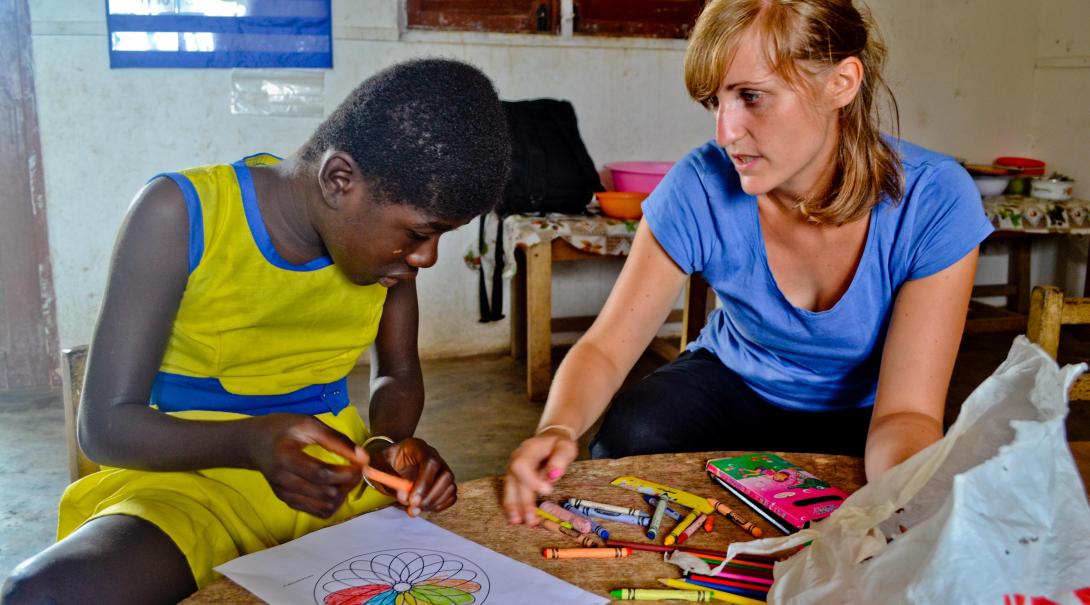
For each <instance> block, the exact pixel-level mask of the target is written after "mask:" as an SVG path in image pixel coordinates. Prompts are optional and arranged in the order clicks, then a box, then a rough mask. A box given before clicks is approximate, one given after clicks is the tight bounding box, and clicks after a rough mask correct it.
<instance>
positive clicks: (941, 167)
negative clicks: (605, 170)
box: [504, 0, 992, 523]
mask: <svg viewBox="0 0 1090 605" xmlns="http://www.w3.org/2000/svg"><path fill="white" fill-rule="evenodd" d="M884 59H885V48H884V47H883V45H882V43H881V41H880V40H879V38H878V36H877V32H876V31H875V29H874V27H873V24H872V22H871V19H870V16H869V14H868V12H867V11H866V10H865V9H864V8H862V7H859V6H858V5H855V4H853V2H852V1H851V0H712V1H711V2H709V3H708V5H707V6H706V7H705V9H704V11H703V13H702V14H701V16H700V18H699V20H698V21H697V24H696V27H695V29H694V30H693V34H692V37H691V40H690V43H689V48H688V52H687V55H686V58H685V81H686V86H687V87H688V90H689V94H690V95H691V96H692V98H693V99H694V100H696V101H697V102H699V103H701V104H703V105H704V106H705V107H707V108H708V109H709V111H710V112H711V113H712V115H713V116H714V118H715V139H714V140H713V141H710V142H708V143H707V144H705V145H703V146H701V147H698V148H697V149H695V150H693V151H692V152H691V153H690V154H689V155H688V156H686V157H685V158H684V159H682V160H681V161H680V162H678V163H677V164H676V165H675V166H674V168H673V170H671V172H670V173H669V174H668V175H667V176H666V178H665V179H664V180H663V182H662V183H661V184H660V185H659V187H658V188H657V189H656V190H655V192H654V193H652V194H651V196H650V197H649V198H648V200H647V201H646V202H645V203H644V206H643V207H644V219H643V223H642V224H641V225H640V228H639V230H638V231H637V233H636V238H635V242H634V244H633V247H632V253H631V255H630V256H629V258H628V261H627V262H626V263H625V266H624V270H623V271H622V272H621V275H620V277H619V278H618V280H617V283H616V285H615V286H614V288H613V292H612V293H611V294H610V297H609V299H608V300H607V302H606V304H605V306H604V308H603V309H602V312H601V313H600V314H599V316H598V319H597V321H596V322H595V323H594V325H593V326H592V327H591V329H590V330H589V331H588V332H587V334H586V335H585V336H584V337H583V338H582V339H581V340H580V341H579V342H578V343H577V344H576V345H575V346H574V347H573V348H572V349H571V351H570V352H569V353H568V355H567V357H565V359H564V362H563V363H562V364H561V366H560V368H559V370H558V371H557V374H556V378H555V380H554V381H553V385H552V389H551V390H550V393H549V399H548V402H547V404H546V406H545V411H544V413H543V415H542V417H541V421H540V423H539V425H538V426H539V430H538V431H537V434H536V435H534V436H533V437H531V438H529V439H527V440H526V441H524V442H523V443H522V445H520V446H519V447H518V449H516V450H515V452H514V453H513V454H512V455H511V461H510V466H509V470H508V473H507V482H506V487H505V493H504V506H505V508H506V511H507V514H508V519H509V521H511V522H512V523H521V522H529V523H536V521H535V520H534V519H535V517H534V515H533V514H532V508H533V506H534V500H535V496H536V495H538V494H548V493H549V491H550V486H551V484H552V482H554V481H555V480H556V479H558V478H560V476H562V475H563V473H564V469H565V468H566V467H567V465H568V464H569V463H570V462H571V461H572V460H573V459H574V458H575V456H576V453H577V449H578V448H577V443H576V440H577V439H578V438H579V436H580V435H582V434H583V433H584V432H585V431H587V430H588V429H589V428H590V427H591V426H592V425H593V424H594V423H595V421H596V420H597V419H598V418H599V416H601V415H602V413H603V412H604V411H605V410H606V408H607V406H608V407H609V412H608V413H607V414H606V417H605V419H604V421H603V423H602V426H601V428H600V430H599V432H598V433H597V435H596V436H595V438H594V439H593V440H592V442H591V454H592V455H593V456H595V457H610V458H613V457H621V456H629V455H634V454H648V453H656V452H673V451H701V450H715V449H731V450H759V449H769V450H786V451H819V452H834V453H849V454H856V455H859V454H864V455H865V459H866V471H867V476H868V477H869V478H872V479H873V478H874V477H876V476H877V475H879V474H881V473H882V472H883V471H885V470H886V469H888V468H890V467H891V466H893V465H896V464H897V463H899V462H901V461H902V460H904V459H905V458H907V457H909V456H911V455H912V454H914V453H915V452H917V451H919V450H921V449H922V448H924V447H926V446H927V445H928V444H930V443H932V442H934V441H936V440H937V439H939V438H940V437H941V436H942V417H943V406H944V402H945V397H946V390H947V388H948V386H949V381H950V375H951V372H952V368H953V365H954V358H955V355H956V353H957V349H958V343H959V341H960V338H961V333H962V329H963V326H964V321H965V312H966V308H967V305H968V301H969V294H970V290H971V288H972V281H973V273H974V271H975V269H976V263H977V253H978V251H977V248H978V245H979V243H980V242H981V241H982V240H983V239H984V238H985V237H987V235H988V234H989V233H990V232H991V230H992V227H991V225H990V224H989V222H988V221H987V219H986V218H985V215H984V212H983V210H982V207H981V203H980V196H979V194H978V193H977V191H976V189H975V187H974V186H973V182H972V180H971V179H970V178H969V176H968V175H967V174H966V173H965V171H964V170H963V169H962V168H961V167H960V166H959V165H958V164H957V163H956V162H955V161H954V160H953V159H951V158H949V157H946V156H943V155H940V154H938V153H935V152H932V151H928V150H926V149H922V148H920V147H917V146H915V145H912V144H910V143H907V142H903V141H900V140H898V139H896V138H893V137H890V136H887V135H882V134H881V132H880V120H879V114H880V111H879V109H880V107H879V105H880V104H879V103H878V99H879V97H880V95H881V93H889V90H888V88H887V87H886V85H885V83H884V82H883V79H882V66H883V62H884ZM890 101H891V103H890V104H891V106H892V107H893V108H894V114H895V113H896V112H895V109H896V104H895V102H892V95H890ZM692 273H699V274H700V275H701V276H702V277H703V278H704V279H705V280H706V281H707V282H708V283H709V284H710V285H711V287H712V288H713V289H714V290H715V292H716V294H717V295H718V297H719V299H720V301H721V303H722V305H721V308H719V309H717V310H716V311H715V312H714V313H713V314H712V315H711V317H710V318H709V321H708V324H707V326H706V327H705V328H704V330H703V332H702V333H701V334H700V337H699V338H698V339H697V340H696V341H695V342H693V343H692V344H691V345H690V346H689V348H688V350H687V351H685V352H684V353H683V354H682V355H681V356H680V357H679V358H678V359H677V360H676V361H674V362H673V363H670V364H668V365H666V366H665V367H663V368H661V369H660V370H658V371H657V372H655V373H653V374H651V375H650V376H648V377H646V378H644V379H643V380H642V381H640V382H639V383H637V384H636V385H634V386H633V387H631V388H629V389H626V390H625V391H622V392H621V393H619V394H618V393H617V390H618V389H619V388H620V386H621V383H622V382H623V380H624V378H625V376H626V375H627V373H628V372H629V370H630V369H631V368H632V366H633V365H634V363H635V362H636V360H637V358H638V357H639V356H640V354H641V353H642V352H643V351H644V349H645V348H646V346H647V344H648V343H649V342H650V341H651V339H652V337H653V336H654V334H655V332H656V331H657V330H658V328H659V326H661V325H662V323H663V321H664V320H665V318H666V316H667V314H668V313H669V311H670V308H671V307H672V305H673V303H674V301H675V300H676V299H677V295H678V293H679V291H680V290H681V288H682V287H683V285H684V284H685V281H686V278H687V276H688V275H689V274H692ZM611 400H612V405H611V406H610V402H611Z"/></svg>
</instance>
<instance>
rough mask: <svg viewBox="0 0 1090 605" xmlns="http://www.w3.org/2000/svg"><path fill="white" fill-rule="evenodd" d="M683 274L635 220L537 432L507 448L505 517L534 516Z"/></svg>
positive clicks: (665, 311)
mask: <svg viewBox="0 0 1090 605" xmlns="http://www.w3.org/2000/svg"><path fill="white" fill-rule="evenodd" d="M686 277H687V276H686V274H685V272H684V271H682V270H681V269H680V268H679V267H678V266H677V264H676V263H674V261H673V259H671V258H670V256H669V255H668V254H667V253H666V251H665V250H663V248H662V246H660V245H659V243H658V241H657V240H656V239H655V236H654V234H652V233H651V229H650V228H649V227H648V226H647V223H646V222H641V223H640V226H639V229H638V230H637V231H636V237H635V239H634V241H633V243H632V251H631V252H630V253H629V255H628V259H627V260H626V261H625V264H624V268H623V269H622V270H621V274H620V276H618V278H617V282H616V284H614V286H613V290H612V291H611V292H610V294H609V298H608V299H607V300H606V303H605V305H604V306H603V307H602V311H601V312H600V313H599V314H598V318H597V319H596V320H595V321H594V324H593V325H592V326H591V327H590V329H589V330H588V331H587V333H586V334H584V335H583V337H582V338H580V339H579V341H578V342H577V343H575V346H573V347H572V348H571V350H570V351H568V354H567V355H565V356H564V361H563V362H561V364H560V368H558V369H557V372H556V376H555V377H554V378H553V382H552V385H551V386H550V388H549V398H548V401H547V402H546V403H545V411H544V413H543V414H542V415H541V420H540V421H539V422H538V432H537V434H536V435H535V436H533V437H531V438H529V439H527V440H526V441H523V442H522V444H521V445H520V446H519V447H518V448H517V449H516V450H515V451H514V452H513V453H512V454H511V460H510V463H509V465H508V469H507V479H506V484H505V486H504V496H503V505H504V509H505V510H506V511H507V518H508V520H509V521H510V522H511V523H523V522H525V523H529V524H531V525H533V524H536V523H537V517H536V515H535V514H534V508H535V507H536V498H537V495H538V494H542V495H545V494H548V493H549V492H550V490H551V484H552V483H553V482H555V481H556V480H557V479H559V478H560V477H561V476H562V475H563V474H564V469H565V468H567V466H568V464H569V463H571V461H572V460H574V459H575V457H576V455H577V454H578V451H579V447H578V444H577V443H576V440H577V439H578V438H579V436H580V435H582V434H583V433H584V432H586V431H587V429H589V428H590V427H591V426H592V425H593V424H594V422H595V421H596V420H597V419H598V417H599V416H601V415H602V412H604V411H605V409H606V406H608V405H609V402H610V400H611V399H612V398H613V395H614V394H615V393H616V392H617V390H618V389H619V388H620V387H621V384H622V383H623V382H624V379H625V377H626V376H627V375H628V372H629V371H630V370H631V369H632V366H634V365H635V364H636V361H637V360H638V359H639V357H640V355H642V354H643V352H644V350H645V349H647V345H648V344H650V343H651V339H652V338H654V337H655V334H656V333H657V332H658V330H659V328H660V327H661V326H662V324H663V322H665V321H666V317H667V315H669V314H670V310H671V309H672V308H673V306H674V301H676V300H677V297H678V293H679V292H680V291H681V288H682V286H684V285H685V280H686ZM547 427H554V428H547ZM542 429H547V430H542Z"/></svg>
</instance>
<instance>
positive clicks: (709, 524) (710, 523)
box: [704, 515, 715, 534]
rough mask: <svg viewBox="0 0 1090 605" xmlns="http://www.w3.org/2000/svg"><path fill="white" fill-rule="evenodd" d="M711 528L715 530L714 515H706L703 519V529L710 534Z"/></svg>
mask: <svg viewBox="0 0 1090 605" xmlns="http://www.w3.org/2000/svg"><path fill="white" fill-rule="evenodd" d="M713 530H715V517H713V516H711V515H708V516H707V518H705V519H704V531H706V532H708V533H709V534H710V533H712V531H713Z"/></svg>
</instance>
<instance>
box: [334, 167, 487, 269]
mask: <svg viewBox="0 0 1090 605" xmlns="http://www.w3.org/2000/svg"><path fill="white" fill-rule="evenodd" d="M329 218H330V219H331V220H329V221H327V222H326V228H325V229H324V230H323V233H322V238H323V241H324V243H325V246H326V249H327V250H328V252H329V255H330V257H332V258H333V262H334V263H335V264H336V265H337V267H339V268H340V270H341V271H342V272H344V274H345V275H346V276H347V277H348V279H349V280H350V281H352V283H355V284H358V285H361V286H362V285H370V284H375V283H378V284H381V285H382V286H384V287H387V288H389V287H392V286H393V285H395V284H397V283H398V282H399V281H403V280H407V279H415V278H416V272H417V271H418V270H420V269H424V268H427V267H430V266H432V265H434V264H435V262H436V261H437V260H438V258H439V237H440V236H441V235H442V234H444V233H446V232H447V231H450V230H452V229H457V228H458V227H461V226H462V225H464V224H466V223H468V222H469V221H470V220H471V219H470V218H467V219H465V220H450V219H440V218H436V217H434V216H432V215H431V214H429V213H427V212H424V211H423V210H420V209H418V208H415V207H413V206H410V205H408V204H398V203H380V202H378V201H376V200H375V199H374V198H373V197H372V196H371V195H370V194H369V192H367V190H366V187H361V188H356V189H355V190H354V191H352V192H348V193H347V194H346V195H345V196H344V199H343V203H342V205H341V206H340V207H339V208H338V209H336V210H335V211H334V213H333V214H332V215H331V216H330V217H329Z"/></svg>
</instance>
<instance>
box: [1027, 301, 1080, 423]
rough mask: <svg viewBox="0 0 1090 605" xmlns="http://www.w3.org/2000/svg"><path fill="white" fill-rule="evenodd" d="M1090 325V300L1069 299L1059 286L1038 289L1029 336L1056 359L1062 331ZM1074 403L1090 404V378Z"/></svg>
mask: <svg viewBox="0 0 1090 605" xmlns="http://www.w3.org/2000/svg"><path fill="white" fill-rule="evenodd" d="M1078 324H1090V298H1073V297H1065V296H1064V293H1063V290H1060V289H1059V288H1057V287H1056V286H1036V287H1034V288H1033V294H1032V295H1031V296H1030V306H1029V321H1028V324H1027V328H1026V336H1027V337H1028V338H1029V339H1030V340H1031V341H1032V342H1035V343H1037V344H1038V345H1040V347H1041V348H1042V349H1044V350H1045V352H1046V353H1048V354H1049V355H1050V356H1052V358H1053V359H1056V354H1057V352H1058V351H1059V349H1060V327H1061V326H1064V325H1078ZM1071 399H1074V400H1078V401H1086V400H1090V376H1085V375H1084V376H1079V378H1078V380H1076V381H1075V384H1073V385H1072V386H1071Z"/></svg>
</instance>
